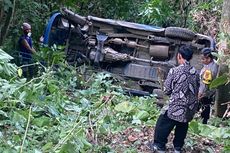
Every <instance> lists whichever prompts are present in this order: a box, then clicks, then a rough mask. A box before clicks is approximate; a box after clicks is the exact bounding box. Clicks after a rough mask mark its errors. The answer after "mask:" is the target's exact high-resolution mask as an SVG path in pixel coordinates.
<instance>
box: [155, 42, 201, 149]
mask: <svg viewBox="0 0 230 153" xmlns="http://www.w3.org/2000/svg"><path fill="white" fill-rule="evenodd" d="M192 55H193V51H192V49H191V48H190V47H189V46H181V47H180V48H179V50H178V55H177V60H178V64H179V66H177V67H174V68H172V69H170V71H169V73H168V76H167V78H166V80H165V82H164V93H165V94H166V95H169V96H170V99H169V102H168V104H167V105H166V106H165V107H164V108H163V111H162V112H161V115H160V116H159V118H158V120H157V124H156V127H155V134H154V144H153V145H152V149H154V150H155V151H156V150H157V151H158V152H165V150H166V147H165V145H166V143H167V140H168V139H167V138H168V136H169V134H170V132H171V131H172V130H173V128H174V127H175V136H174V140H173V145H174V150H175V152H177V153H179V152H180V151H181V150H182V147H183V145H184V139H185V137H186V135H187V131H188V123H189V122H190V121H191V120H192V119H193V116H194V114H195V112H196V111H197V106H198V89H199V74H198V73H197V71H196V69H195V68H194V67H192V66H191V65H190V63H189V61H190V60H191V58H192Z"/></svg>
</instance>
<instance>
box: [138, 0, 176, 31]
mask: <svg viewBox="0 0 230 153" xmlns="http://www.w3.org/2000/svg"><path fill="white" fill-rule="evenodd" d="M177 4H179V3H177V2H173V1H168V0H150V1H148V2H147V3H145V4H144V5H143V8H142V9H141V13H140V15H141V16H142V22H144V23H147V24H152V25H157V26H164V27H165V26H169V25H171V26H172V25H175V24H176V22H177V21H178V17H179V16H178V13H177V8H176V7H177Z"/></svg>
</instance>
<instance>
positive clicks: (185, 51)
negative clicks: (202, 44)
mask: <svg viewBox="0 0 230 153" xmlns="http://www.w3.org/2000/svg"><path fill="white" fill-rule="evenodd" d="M178 53H180V54H181V56H182V57H183V58H184V59H185V60H187V61H190V60H191V59H192V55H193V50H192V49H191V47H190V46H188V45H183V46H181V47H180V48H179V50H178Z"/></svg>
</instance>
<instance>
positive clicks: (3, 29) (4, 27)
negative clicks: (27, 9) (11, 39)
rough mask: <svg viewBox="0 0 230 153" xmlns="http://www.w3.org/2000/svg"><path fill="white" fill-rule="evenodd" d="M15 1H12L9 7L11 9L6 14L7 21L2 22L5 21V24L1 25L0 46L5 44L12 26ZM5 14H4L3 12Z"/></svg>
mask: <svg viewBox="0 0 230 153" xmlns="http://www.w3.org/2000/svg"><path fill="white" fill-rule="evenodd" d="M15 1H16V0H13V1H12V4H13V5H12V7H11V8H9V11H8V12H7V13H6V14H5V16H6V17H5V21H4V22H3V21H1V23H4V24H3V25H1V29H0V46H1V45H2V44H3V42H4V40H5V37H6V35H7V33H8V30H9V27H10V23H11V21H12V19H13V15H14V8H15ZM3 16H4V14H3Z"/></svg>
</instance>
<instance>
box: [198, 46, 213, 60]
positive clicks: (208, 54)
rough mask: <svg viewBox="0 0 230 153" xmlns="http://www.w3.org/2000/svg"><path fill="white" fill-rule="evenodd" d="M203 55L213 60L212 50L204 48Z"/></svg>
mask: <svg viewBox="0 0 230 153" xmlns="http://www.w3.org/2000/svg"><path fill="white" fill-rule="evenodd" d="M201 53H202V54H203V55H204V56H205V57H211V58H213V56H212V50H211V48H203V49H202V50H201Z"/></svg>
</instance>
